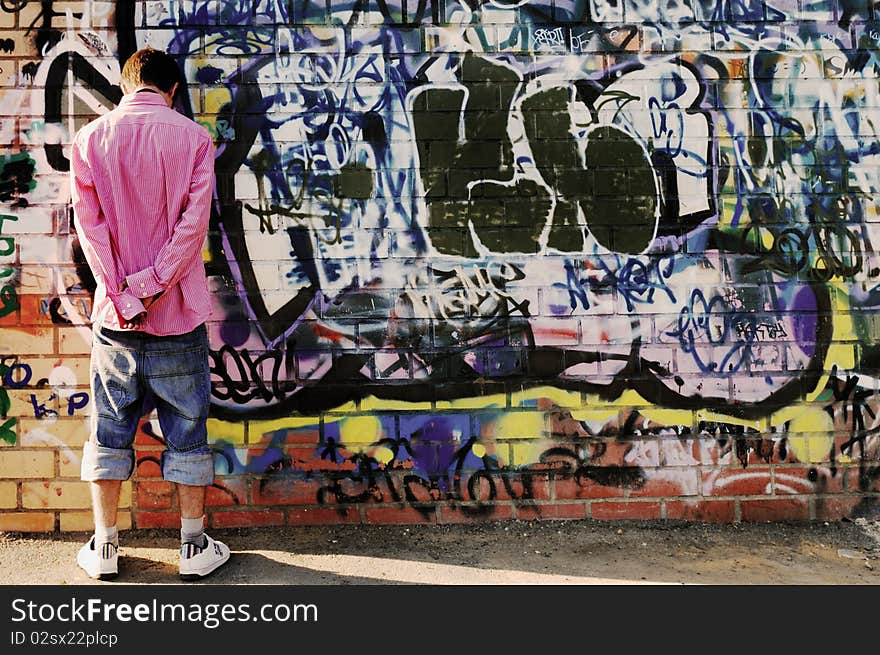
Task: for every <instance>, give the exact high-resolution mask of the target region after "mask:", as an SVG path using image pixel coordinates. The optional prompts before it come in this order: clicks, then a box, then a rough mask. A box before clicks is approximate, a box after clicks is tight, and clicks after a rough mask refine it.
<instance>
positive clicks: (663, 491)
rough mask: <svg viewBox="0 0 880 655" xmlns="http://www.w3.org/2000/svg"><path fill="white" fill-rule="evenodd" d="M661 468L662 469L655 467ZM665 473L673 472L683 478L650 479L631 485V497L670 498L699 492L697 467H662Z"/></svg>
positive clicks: (629, 494) (629, 495) (629, 493)
mask: <svg viewBox="0 0 880 655" xmlns="http://www.w3.org/2000/svg"><path fill="white" fill-rule="evenodd" d="M654 470H657V471H659V470H661V469H654ZM662 470H663V471H664V473H672V471H674V474H675V476H676V477H678V478H682V479H684V478H685V476H688V477H687V479H685V480H684V482H685V484H682V481H681V480H669V479H649V480H647V481H646V482H645V484H643V485H642V486H641V487H630V488H629V490H628V493H627V496H628V497H629V498H668V497H670V496H671V497H679V496H695V495H696V494H697V490H698V487H697V470H696V469H690V470H685V469H668V470H667V469H662Z"/></svg>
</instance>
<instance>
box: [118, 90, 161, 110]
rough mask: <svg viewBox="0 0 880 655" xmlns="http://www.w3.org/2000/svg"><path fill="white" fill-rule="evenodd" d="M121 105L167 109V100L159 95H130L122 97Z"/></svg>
mask: <svg viewBox="0 0 880 655" xmlns="http://www.w3.org/2000/svg"><path fill="white" fill-rule="evenodd" d="M119 105H120V106H122V105H126V106H131V105H159V106H161V107H167V106H168V105H166V104H165V98H163V97H162V96H160V95H159V94H158V93H137V92H135V93H128V94H126V95H124V96H122V100H120V101H119Z"/></svg>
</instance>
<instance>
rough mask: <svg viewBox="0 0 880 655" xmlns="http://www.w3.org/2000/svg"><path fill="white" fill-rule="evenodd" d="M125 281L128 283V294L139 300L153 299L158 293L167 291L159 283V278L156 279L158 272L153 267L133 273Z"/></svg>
mask: <svg viewBox="0 0 880 655" xmlns="http://www.w3.org/2000/svg"><path fill="white" fill-rule="evenodd" d="M125 281H126V282H127V283H128V289H126V292H128V293H131V294H133V295H134V296H136V297H138V298H152V297H153V296H155V295H156V294H157V293H160V292H162V291H164V290H165V289H164V288H163V287H162V285H161V284H160V283H159V278H157V277H156V270H155V269H154V268H153V267H152V266H150V267H149V268H145V269H143V270H142V271H138V272H137V273H132V274H131V275H129V276H127V277H126V278H125Z"/></svg>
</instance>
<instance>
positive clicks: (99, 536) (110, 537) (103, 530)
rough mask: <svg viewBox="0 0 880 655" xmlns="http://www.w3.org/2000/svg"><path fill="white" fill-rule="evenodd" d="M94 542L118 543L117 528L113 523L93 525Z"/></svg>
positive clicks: (116, 544)
mask: <svg viewBox="0 0 880 655" xmlns="http://www.w3.org/2000/svg"><path fill="white" fill-rule="evenodd" d="M95 543H96V544H106V543H111V544H113V545H114V546H118V545H119V530H118V529H117V528H116V526H115V525H111V526H110V527H105V526H103V525H96V526H95Z"/></svg>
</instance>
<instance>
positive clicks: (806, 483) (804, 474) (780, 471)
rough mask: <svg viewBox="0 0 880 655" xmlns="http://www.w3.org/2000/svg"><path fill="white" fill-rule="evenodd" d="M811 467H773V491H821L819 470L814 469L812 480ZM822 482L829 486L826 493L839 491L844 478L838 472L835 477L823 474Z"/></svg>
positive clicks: (785, 492) (802, 492)
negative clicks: (818, 483)
mask: <svg viewBox="0 0 880 655" xmlns="http://www.w3.org/2000/svg"><path fill="white" fill-rule="evenodd" d="M810 470H811V469H810V468H809V467H800V466H799V467H794V468H784V467H779V466H776V467H774V469H773V493H774V495H779V496H786V495H789V494H811V493H816V492H817V491H819V485H817V484H816V482H818V481H819V476H820V474H819V472H818V471H817V470H816V469H812V470H813V475H812V478H813V479H812V480H811V479H810V477H811V476H810ZM821 477H822V481H821V484H822V485H824V486H827V487H828V489H826V491H825V492H824V493H839V492H841V491H843V489H842V479H841V476H840V475H839V474H838V475H836V476H834V477H831V476H830V475H822V476H821Z"/></svg>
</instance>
